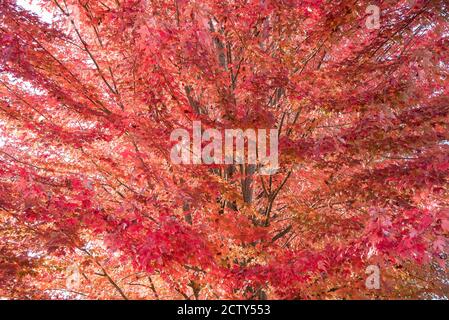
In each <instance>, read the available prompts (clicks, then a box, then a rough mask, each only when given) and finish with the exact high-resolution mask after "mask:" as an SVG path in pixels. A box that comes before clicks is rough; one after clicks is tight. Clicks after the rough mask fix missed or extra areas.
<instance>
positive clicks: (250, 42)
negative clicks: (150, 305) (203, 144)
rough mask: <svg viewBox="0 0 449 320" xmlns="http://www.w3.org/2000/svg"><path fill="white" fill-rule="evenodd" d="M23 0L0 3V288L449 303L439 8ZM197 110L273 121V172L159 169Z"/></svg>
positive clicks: (290, 1) (27, 292)
mask: <svg viewBox="0 0 449 320" xmlns="http://www.w3.org/2000/svg"><path fill="white" fill-rule="evenodd" d="M27 2H28V1H19V3H18V2H16V1H12V0H0V50H1V60H0V162H1V166H0V220H1V224H0V240H1V241H0V297H6V298H23V299H39V298H41V299H43V298H53V299H56V298H61V299H62V298H77V299H122V298H123V299H172V298H181V299H184V298H185V299H229V298H235V299H266V298H269V299H327V298H339V299H340V298H345V299H354V298H368V299H369V298H385V299H389V298H402V299H406V298H435V297H439V298H447V297H448V274H447V249H448V241H447V240H448V238H447V236H448V232H449V197H448V196H449V190H448V187H447V182H448V175H449V142H448V141H449V130H448V129H449V128H448V123H449V122H448V120H449V117H448V115H449V96H448V91H449V82H448V71H449V70H448V66H449V54H448V50H447V47H448V45H449V28H448V19H449V10H448V9H449V5H448V3H447V1H445V0H416V1H401V0H400V1H392V0H391V1H390V0H379V1H366V0H360V1H354V0H338V1H325V0H302V1H299V0H298V1H294V0H277V1H275V0H257V1H251V0H248V1H237V0H235V1H214V0H205V1H187V0H174V1H173V0H101V1H93V0H52V1H50V0H41V1H37V2H36V1H34V2H33V3H34V4H33V5H34V6H36V7H38V8H39V9H38V10H34V12H33V11H32V10H29V8H27V5H26V3H27ZM24 3H25V4H24ZM373 4H374V5H377V6H379V8H380V12H381V17H380V19H381V20H380V24H379V28H378V29H370V28H367V27H366V19H367V13H366V8H367V7H368V6H369V5H373ZM48 16H50V17H51V18H50V19H46V17H47V18H48ZM193 121H201V123H202V125H203V126H204V127H205V128H218V129H226V128H243V129H245V128H277V129H278V131H279V157H280V158H279V164H280V168H279V170H278V172H277V173H276V174H274V175H269V176H267V175H261V174H260V172H259V170H258V168H257V166H255V165H229V164H223V165H182V164H180V165H174V164H172V163H171V161H170V149H171V147H172V145H173V142H171V141H170V138H169V137H170V133H171V132H172V130H174V129H176V128H187V129H188V128H191V125H192V122H193ZM368 265H376V266H378V267H379V270H380V275H381V286H380V289H378V290H369V289H367V288H366V287H365V279H366V277H367V274H366V273H365V270H366V268H367V266H368ZM71 268H72V269H73V270H76V272H77V273H78V276H79V279H76V281H75V282H78V283H77V285H74V286H70V285H67V278H68V277H69V276H70V274H69V275H68V271H67V270H72V269H71ZM69 273H70V272H69Z"/></svg>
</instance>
